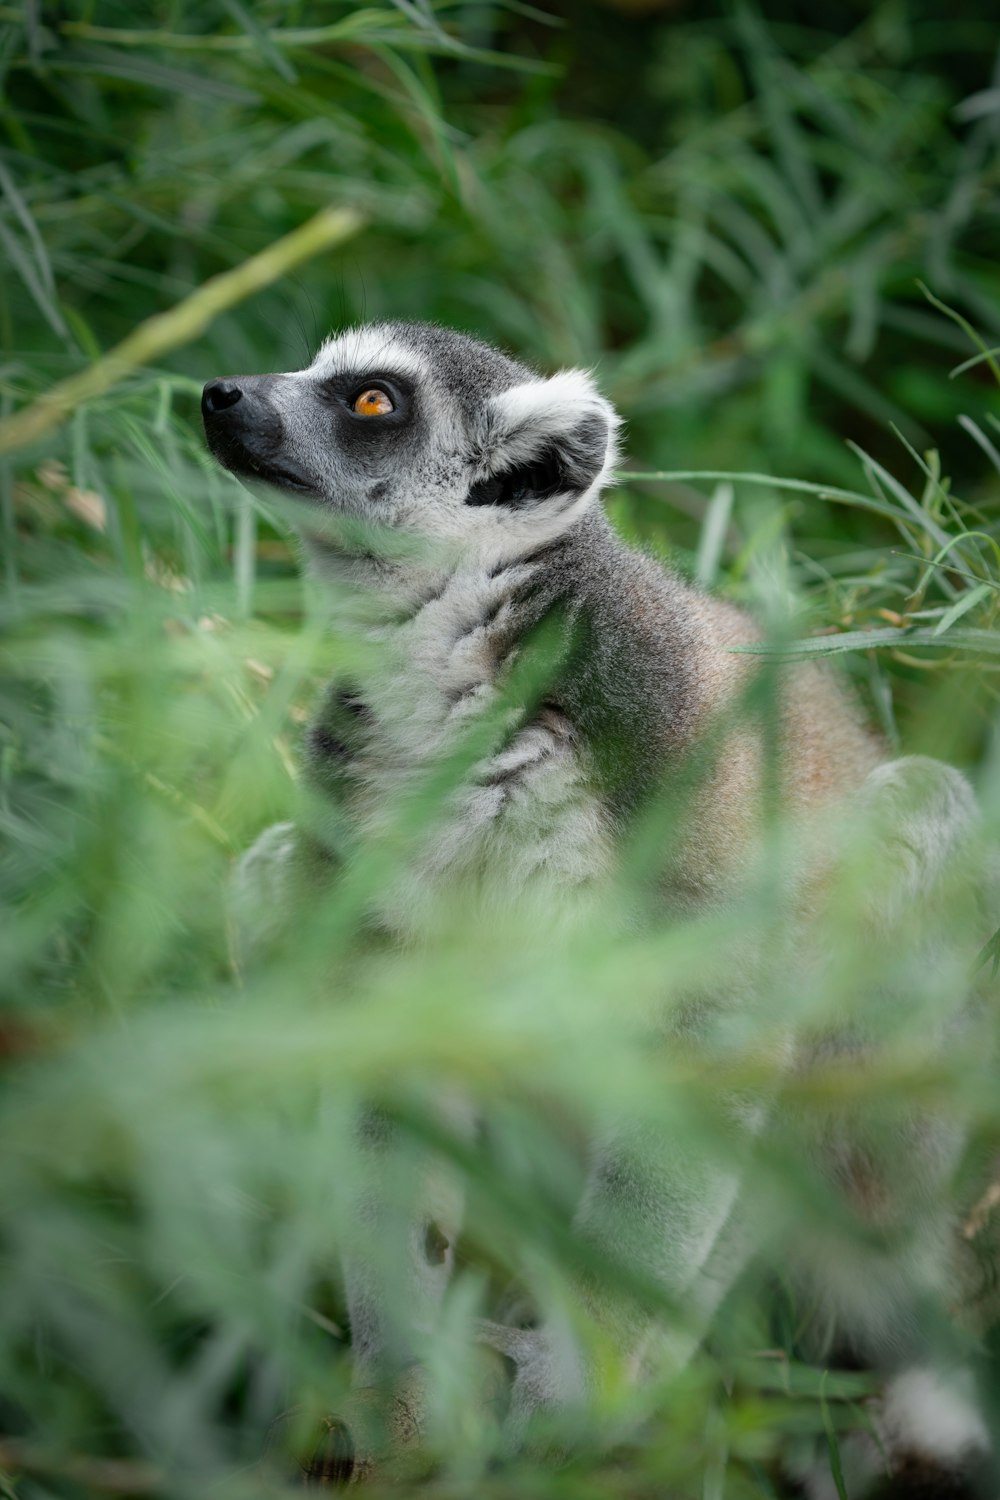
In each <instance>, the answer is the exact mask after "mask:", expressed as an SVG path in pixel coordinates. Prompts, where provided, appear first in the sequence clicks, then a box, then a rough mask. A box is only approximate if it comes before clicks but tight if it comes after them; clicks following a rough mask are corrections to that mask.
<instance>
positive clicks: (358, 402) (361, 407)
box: [353, 386, 395, 417]
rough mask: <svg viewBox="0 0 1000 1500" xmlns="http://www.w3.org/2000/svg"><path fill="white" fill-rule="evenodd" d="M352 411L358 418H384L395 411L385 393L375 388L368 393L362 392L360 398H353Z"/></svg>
mask: <svg viewBox="0 0 1000 1500" xmlns="http://www.w3.org/2000/svg"><path fill="white" fill-rule="evenodd" d="M353 409H354V410H355V411H356V412H357V414H358V416H359V417H384V416H386V415H387V414H388V413H389V412H391V411H394V410H395V408H394V406H393V404H392V402H391V401H390V400H389V397H388V396H387V395H386V393H385V391H380V390H379V389H378V388H377V386H372V388H371V390H370V391H362V392H361V395H360V396H355V398H354V407H353Z"/></svg>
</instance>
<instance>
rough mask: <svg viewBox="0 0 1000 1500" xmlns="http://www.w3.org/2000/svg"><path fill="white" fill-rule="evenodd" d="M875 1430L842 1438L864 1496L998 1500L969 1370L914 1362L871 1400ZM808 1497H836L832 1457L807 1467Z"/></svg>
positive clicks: (845, 1467)
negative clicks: (945, 1371) (945, 1370)
mask: <svg viewBox="0 0 1000 1500" xmlns="http://www.w3.org/2000/svg"><path fill="white" fill-rule="evenodd" d="M871 1416H872V1427H873V1431H874V1436H873V1435H871V1434H869V1433H867V1432H854V1433H851V1434H849V1435H848V1436H846V1437H844V1438H843V1439H842V1440H841V1442H840V1445H839V1450H840V1451H839V1456H840V1466H841V1470H842V1483H844V1484H846V1487H847V1492H848V1494H849V1495H851V1496H852V1497H853V1496H855V1495H856V1496H858V1497H860V1500H997V1497H998V1495H1000V1484H998V1483H997V1480H996V1477H995V1476H996V1465H995V1460H994V1455H993V1452H992V1446H991V1442H990V1436H989V1432H988V1431H987V1428H986V1424H985V1423H984V1421H983V1419H982V1417H981V1415H980V1413H979V1410H978V1407H977V1405H976V1399H975V1392H974V1390H973V1387H972V1381H971V1379H970V1377H969V1375H968V1372H967V1371H964V1370H959V1371H953V1372H950V1373H949V1374H948V1375H945V1374H943V1373H942V1372H941V1371H940V1370H934V1369H930V1368H914V1369H911V1370H906V1371H904V1372H903V1373H902V1374H901V1375H897V1376H896V1377H895V1378H894V1379H893V1380H891V1381H890V1382H889V1383H888V1385H887V1386H886V1388H885V1391H884V1394H883V1395H882V1396H881V1398H879V1399H878V1400H875V1401H873V1402H872V1403H871ZM797 1477H798V1478H799V1479H800V1480H801V1481H802V1484H803V1488H804V1490H805V1493H806V1495H807V1496H808V1497H809V1500H837V1497H838V1495H839V1494H840V1493H842V1491H841V1487H840V1485H839V1484H838V1482H837V1481H836V1480H835V1478H834V1476H833V1473H832V1471H831V1467H830V1463H829V1459H828V1457H825V1456H824V1458H823V1459H821V1460H820V1461H818V1462H815V1463H814V1464H812V1465H810V1466H809V1467H808V1468H807V1469H806V1470H805V1471H803V1470H800V1471H799V1473H798V1475H797Z"/></svg>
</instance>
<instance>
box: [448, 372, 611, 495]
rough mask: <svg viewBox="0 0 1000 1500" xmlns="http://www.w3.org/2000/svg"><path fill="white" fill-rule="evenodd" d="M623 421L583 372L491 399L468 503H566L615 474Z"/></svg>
mask: <svg viewBox="0 0 1000 1500" xmlns="http://www.w3.org/2000/svg"><path fill="white" fill-rule="evenodd" d="M619 425H620V418H619V417H618V415H617V413H616V412H615V409H614V407H613V406H612V405H611V403H610V402H608V401H605V399H604V397H603V396H602V395H601V394H600V393H599V391H598V390H597V387H596V386H595V385H594V382H593V380H592V379H591V377H590V376H589V375H588V374H587V372H586V371H585V370H561V371H560V372H559V374H558V375H553V376H552V377H551V378H550V379H548V380H528V381H525V382H524V384H523V385H516V386H514V387H513V388H512V389H511V390H509V391H504V392H503V393H502V394H501V395H499V396H494V397H492V398H491V400H490V401H489V403H488V405H487V408H486V412H485V414H484V421H483V429H482V433H481V437H480V443H479V459H480V461H479V463H478V465H477V474H476V478H475V480H474V482H473V484H472V486H471V488H470V490H469V493H468V496H467V503H468V504H469V505H508V506H511V507H514V508H519V509H526V508H528V507H530V506H533V505H536V504H538V503H539V502H540V501H543V500H563V501H564V502H565V504H566V505H567V506H568V505H571V504H572V503H573V502H574V501H576V500H579V499H580V498H581V496H583V495H584V494H585V493H586V492H587V491H588V490H590V489H592V488H593V486H594V485H595V484H597V483H598V481H600V483H602V484H603V483H607V482H608V481H609V479H610V476H611V472H612V470H613V468H614V464H615V458H616V456H617V448H616V443H615V432H616V429H617V428H618V427H619Z"/></svg>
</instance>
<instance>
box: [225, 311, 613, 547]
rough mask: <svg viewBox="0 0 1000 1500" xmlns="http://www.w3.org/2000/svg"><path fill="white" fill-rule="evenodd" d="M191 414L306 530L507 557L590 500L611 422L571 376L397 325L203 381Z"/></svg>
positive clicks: (601, 472) (597, 399) (586, 382)
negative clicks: (396, 536)
mask: <svg viewBox="0 0 1000 1500" xmlns="http://www.w3.org/2000/svg"><path fill="white" fill-rule="evenodd" d="M202 413H203V416H204V421H205V431H206V434H207V436H208V441H209V445H210V447H211V449H212V452H213V453H214V454H215V456H216V458H217V459H218V460H219V461H220V463H222V464H224V465H225V466H226V468H228V469H230V470H231V471H232V472H233V473H234V474H236V475H238V476H239V478H240V479H242V480H243V481H244V482H245V483H247V484H248V485H249V486H250V487H251V488H256V487H257V486H263V487H266V488H268V489H269V490H271V491H272V492H273V491H279V492H281V493H282V494H283V495H284V496H285V497H286V498H287V499H289V500H291V501H294V502H298V503H297V504H296V505H295V506H294V511H295V518H296V523H297V524H298V525H299V527H300V529H301V530H302V531H303V532H305V533H306V534H307V535H308V534H309V533H310V532H312V533H315V534H319V533H322V532H323V530H324V528H327V529H328V528H329V527H330V526H331V524H333V525H334V526H335V525H336V523H337V522H338V521H339V520H343V521H346V522H348V523H350V522H362V523H365V530H366V533H367V534H369V537H370V535H371V534H377V533H380V532H381V533H383V534H385V535H388V534H390V533H391V532H396V533H399V532H400V531H402V532H403V533H406V534H409V535H410V536H413V537H415V538H422V539H425V540H427V541H431V542H433V541H437V540H441V541H445V542H451V543H454V544H458V545H459V547H461V548H463V549H464V548H466V547H468V548H471V549H474V550H476V551H479V550H484V551H491V550H493V551H496V550H501V551H511V552H513V553H516V552H517V550H518V549H519V548H520V547H523V546H524V545H525V544H527V545H532V544H534V543H535V542H537V541H538V540H539V539H544V538H545V537H546V536H547V535H555V534H558V532H559V531H561V530H562V529H564V528H565V527H566V526H567V525H569V524H570V523H571V521H572V520H573V518H574V517H575V516H576V515H577V514H579V511H580V510H581V509H582V508H583V507H584V506H586V505H587V504H588V503H589V502H590V501H591V500H592V499H593V498H594V497H595V496H596V495H597V493H598V492H599V490H600V487H601V484H602V483H603V482H605V481H606V479H607V477H608V474H609V471H610V468H611V465H612V462H613V457H614V429H615V427H616V426H617V418H616V416H615V414H614V411H613V410H612V408H611V407H610V406H609V404H608V403H607V402H606V401H605V400H604V399H603V398H602V397H601V396H600V395H599V394H598V393H597V391H596V389H595V387H594V385H593V382H592V381H591V378H590V376H589V375H587V374H585V373H584V372H582V371H574V370H570V371H563V372H562V373H560V374H558V375H555V376H552V377H551V378H550V379H542V378H539V377H538V376H536V375H533V374H532V372H531V371H530V370H528V369H526V368H525V367H524V366H523V365H519V364H517V363H515V362H514V361H513V360H511V359H508V358H507V357H506V356H505V355H503V354H501V353H499V352H498V351H497V350H495V349H492V348H490V347H489V346H488V345H485V344H480V343H478V342H477V341H476V340H474V339H471V338H468V337H466V336H465V335H464V334H459V333H454V332H451V331H450V330H448V329H443V328H435V327H432V326H429V325H424V324H405V323H385V324H377V325H373V326H370V327H367V328H361V329H356V330H352V331H350V332H347V333H344V334H341V335H339V336H338V337H336V338H334V339H331V340H330V341H329V342H327V343H326V344H325V345H324V346H323V348H322V349H321V350H320V352H319V354H318V355H317V356H316V358H315V359H314V360H313V362H312V364H311V365H310V366H309V367H308V369H305V370H297V371H294V372H292V373H289V374H284V375H251V376H236V377H232V378H227V379H223V380H214V381H211V382H210V383H209V384H208V385H206V387H205V390H204V394H203V396H202ZM368 545H370V540H369V543H368Z"/></svg>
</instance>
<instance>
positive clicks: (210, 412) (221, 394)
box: [201, 380, 243, 417]
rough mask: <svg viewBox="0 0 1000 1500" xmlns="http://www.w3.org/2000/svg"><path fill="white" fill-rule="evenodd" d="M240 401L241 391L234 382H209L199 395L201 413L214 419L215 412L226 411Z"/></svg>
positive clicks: (241, 397)
mask: <svg viewBox="0 0 1000 1500" xmlns="http://www.w3.org/2000/svg"><path fill="white" fill-rule="evenodd" d="M242 400H243V391H242V389H241V388H240V386H238V385H237V384H236V382H235V380H210V381H209V382H208V385H206V387H205V389H204V390H203V391H202V393H201V409H202V413H203V415H204V416H206V417H214V416H215V414H216V412H220V411H227V410H228V408H229V407H230V406H235V405H236V403H237V401H242Z"/></svg>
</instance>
